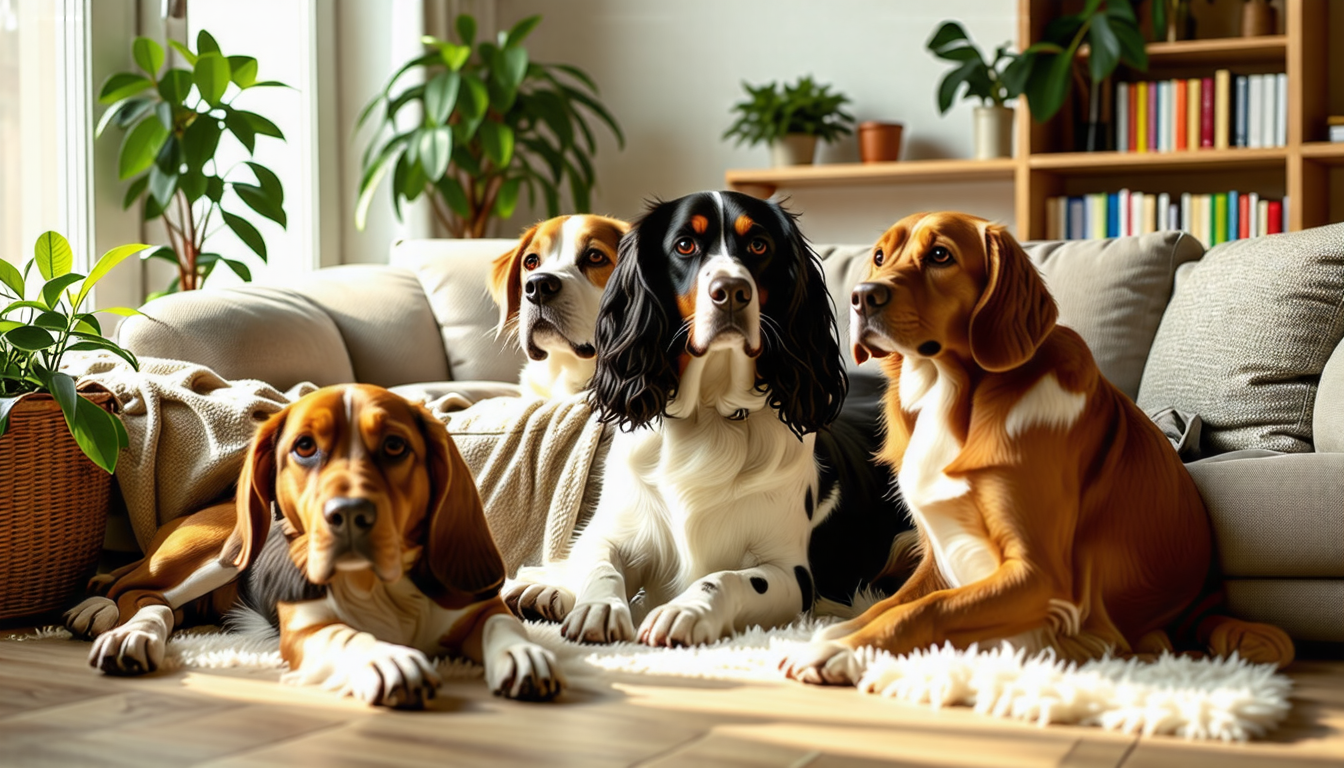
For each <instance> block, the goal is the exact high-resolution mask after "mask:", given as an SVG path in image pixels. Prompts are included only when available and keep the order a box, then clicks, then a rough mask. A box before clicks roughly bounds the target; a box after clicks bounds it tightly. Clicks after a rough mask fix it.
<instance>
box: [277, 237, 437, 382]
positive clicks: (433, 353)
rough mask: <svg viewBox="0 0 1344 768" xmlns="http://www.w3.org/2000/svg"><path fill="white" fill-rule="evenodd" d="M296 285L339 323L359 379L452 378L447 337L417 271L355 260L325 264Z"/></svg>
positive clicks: (399, 380)
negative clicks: (345, 263)
mask: <svg viewBox="0 0 1344 768" xmlns="http://www.w3.org/2000/svg"><path fill="white" fill-rule="evenodd" d="M295 287H296V288H297V290H299V291H300V292H302V293H303V294H304V295H306V296H307V297H308V298H309V299H311V300H312V301H313V303H315V304H317V305H318V306H319V307H321V308H322V310H323V311H324V312H326V313H327V316H329V317H330V318H331V319H332V321H333V322H335V323H336V328H337V329H338V330H339V331H340V332H341V338H343V339H344V340H345V346H346V350H347V352H348V353H349V355H350V364H351V366H352V367H353V368H354V371H355V380H356V381H360V382H364V383H366V384H377V385H378V386H382V387H392V386H396V385H398V384H410V383H412V382H418V381H443V380H445V379H447V378H449V371H448V357H447V355H446V354H445V353H444V350H443V338H442V337H441V336H440V335H439V326H438V323H437V322H436V320H435V318H434V313H433V312H432V311H431V310H430V308H429V301H428V300H427V299H426V298H425V292H424V289H422V288H421V287H420V282H419V281H418V280H417V279H416V277H415V273H414V272H411V271H410V270H408V269H401V268H398V267H386V266H381V265H377V266H375V265H353V264H352V265H348V266H343V267H330V268H328V269H323V270H319V271H318V272H315V273H314V274H312V275H311V276H309V277H308V278H307V279H305V280H304V281H303V282H302V283H299V284H298V285H296V286H295Z"/></svg>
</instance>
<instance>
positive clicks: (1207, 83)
mask: <svg viewBox="0 0 1344 768" xmlns="http://www.w3.org/2000/svg"><path fill="white" fill-rule="evenodd" d="M1199 94H1200V104H1199V109H1200V113H1199V146H1200V148H1201V149H1206V148H1210V147H1212V146H1213V101H1214V94H1213V78H1212V77H1205V78H1203V79H1201V80H1200V83H1199Z"/></svg>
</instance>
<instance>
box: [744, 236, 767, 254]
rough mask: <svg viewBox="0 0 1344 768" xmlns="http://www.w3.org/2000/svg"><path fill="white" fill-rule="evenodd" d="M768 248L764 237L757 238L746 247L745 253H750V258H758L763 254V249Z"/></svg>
mask: <svg viewBox="0 0 1344 768" xmlns="http://www.w3.org/2000/svg"><path fill="white" fill-rule="evenodd" d="M769 247H770V244H769V243H767V242H765V238H764V237H758V238H756V239H754V240H752V241H751V244H750V245H748V246H747V253H750V254H751V255H752V256H760V255H761V254H763V253H765V249H766V248H769Z"/></svg>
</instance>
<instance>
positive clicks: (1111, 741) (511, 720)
mask: <svg viewBox="0 0 1344 768" xmlns="http://www.w3.org/2000/svg"><path fill="white" fill-rule="evenodd" d="M6 634H8V633H4V634H0V637H3V636H5V635H6ZM88 648H89V646H88V644H87V643H81V642H75V641H57V642H51V641H42V642H13V641H0V766H5V767H6V768H8V767H9V766H104V765H106V766H157V765H165V766H188V765H191V766H196V765H208V766H277V768H279V767H283V768H307V766H420V765H425V766H429V765H433V766H459V765H463V766H474V765H480V766H492V767H499V766H508V765H528V766H550V765H576V766H630V765H638V766H659V767H660V768H661V767H666V766H715V765H725V766H809V768H823V767H829V766H860V767H861V768H869V767H875V766H914V765H929V766H993V767H994V768H1006V767H1011V766H1045V765H1049V766H1098V767H1100V766H1121V765H1123V766H1125V768H1141V767H1145V766H1172V767H1173V768H1174V767H1175V766H1181V767H1182V768H1184V767H1186V766H1216V767H1217V768H1241V767H1242V766H1322V767H1323V768H1324V766H1330V767H1331V768H1340V766H1344V662H1341V661H1302V662H1298V663H1297V664H1295V665H1294V666H1293V667H1292V668H1290V670H1289V671H1290V673H1291V675H1292V677H1293V679H1294V681H1295V684H1296V688H1295V694H1294V708H1293V713H1292V716H1291V717H1290V719H1289V720H1288V721H1287V723H1286V724H1285V725H1284V727H1282V728H1281V729H1280V730H1279V731H1277V732H1276V733H1275V734H1274V736H1273V737H1272V738H1271V739H1269V740H1267V741H1264V742H1257V743H1253V744H1243V745H1221V744H1214V745H1209V744H1200V745H1195V744H1187V743H1185V742H1182V741H1179V740H1176V739H1172V738H1166V737H1148V738H1139V737H1132V736H1123V735H1119V734H1114V733H1110V732H1106V731H1101V730H1099V729H1096V728H1076V727H1064V726H1050V727H1048V728H1044V729H1042V728H1036V727H1034V726H1030V725H1024V724H1020V723H1013V722H1004V721H1001V720H995V719H991V718H988V717H983V716H979V715H976V714H975V713H973V712H970V711H969V710H967V709H964V708H960V709H950V710H942V711H936V712H935V711H931V710H928V709H925V708H920V707H913V706H909V705H905V704H901V703H897V702H893V701H888V700H883V699H879V698H877V697H873V696H865V695H860V694H858V693H855V692H854V691H853V690H852V689H834V688H814V687H807V686H802V685H798V684H792V683H788V682H780V683H778V684H739V683H731V684H729V683H713V682H705V681H693V680H685V679H673V678H650V677H641V676H627V677H622V678H619V679H617V680H616V681H615V682H611V681H609V680H608V681H606V682H599V681H597V680H588V681H574V682H575V684H574V685H573V686H572V688H571V690H570V691H569V692H567V693H566V695H565V696H564V697H563V698H562V699H561V701H559V702H558V703H554V704H521V703H516V702H509V701H503V700H500V699H496V698H493V697H491V696H490V695H489V694H487V693H486V692H485V689H484V685H483V684H482V683H481V682H480V681H470V682H453V683H450V684H448V685H447V686H445V688H444V689H443V691H442V692H441V693H440V695H439V698H438V699H436V700H435V701H434V706H433V709H432V710H431V711H428V712H419V713H401V712H388V711H377V710H372V709H369V708H366V707H364V706H362V705H357V704H355V703H353V702H350V701H348V700H338V699H335V698H333V697H331V696H330V695H328V694H324V693H321V692H318V691H310V690H304V689H296V688H291V687H288V686H282V685H279V684H277V682H276V680H277V678H278V677H279V673H278V672H275V671H264V672H263V671H256V670H251V671H242V670H228V671H225V670H220V671H214V670H210V671H206V670H189V671H178V672H174V673H168V674H161V675H156V676H152V677H148V678H139V679H118V678H109V677H103V676H101V675H99V674H97V673H95V672H94V671H93V670H91V669H89V668H88V667H87V666H85V665H84V657H85V654H86V653H87V652H88Z"/></svg>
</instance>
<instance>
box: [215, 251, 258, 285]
mask: <svg viewBox="0 0 1344 768" xmlns="http://www.w3.org/2000/svg"><path fill="white" fill-rule="evenodd" d="M220 261H222V262H224V263H225V264H227V265H228V267H229V269H231V270H233V273H234V274H235V275H237V276H238V277H240V278H242V280H243V282H245V283H250V282H252V270H250V269H248V268H247V265H246V264H244V263H243V262H241V261H234V260H233V259H225V258H222V257H221V258H220Z"/></svg>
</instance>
